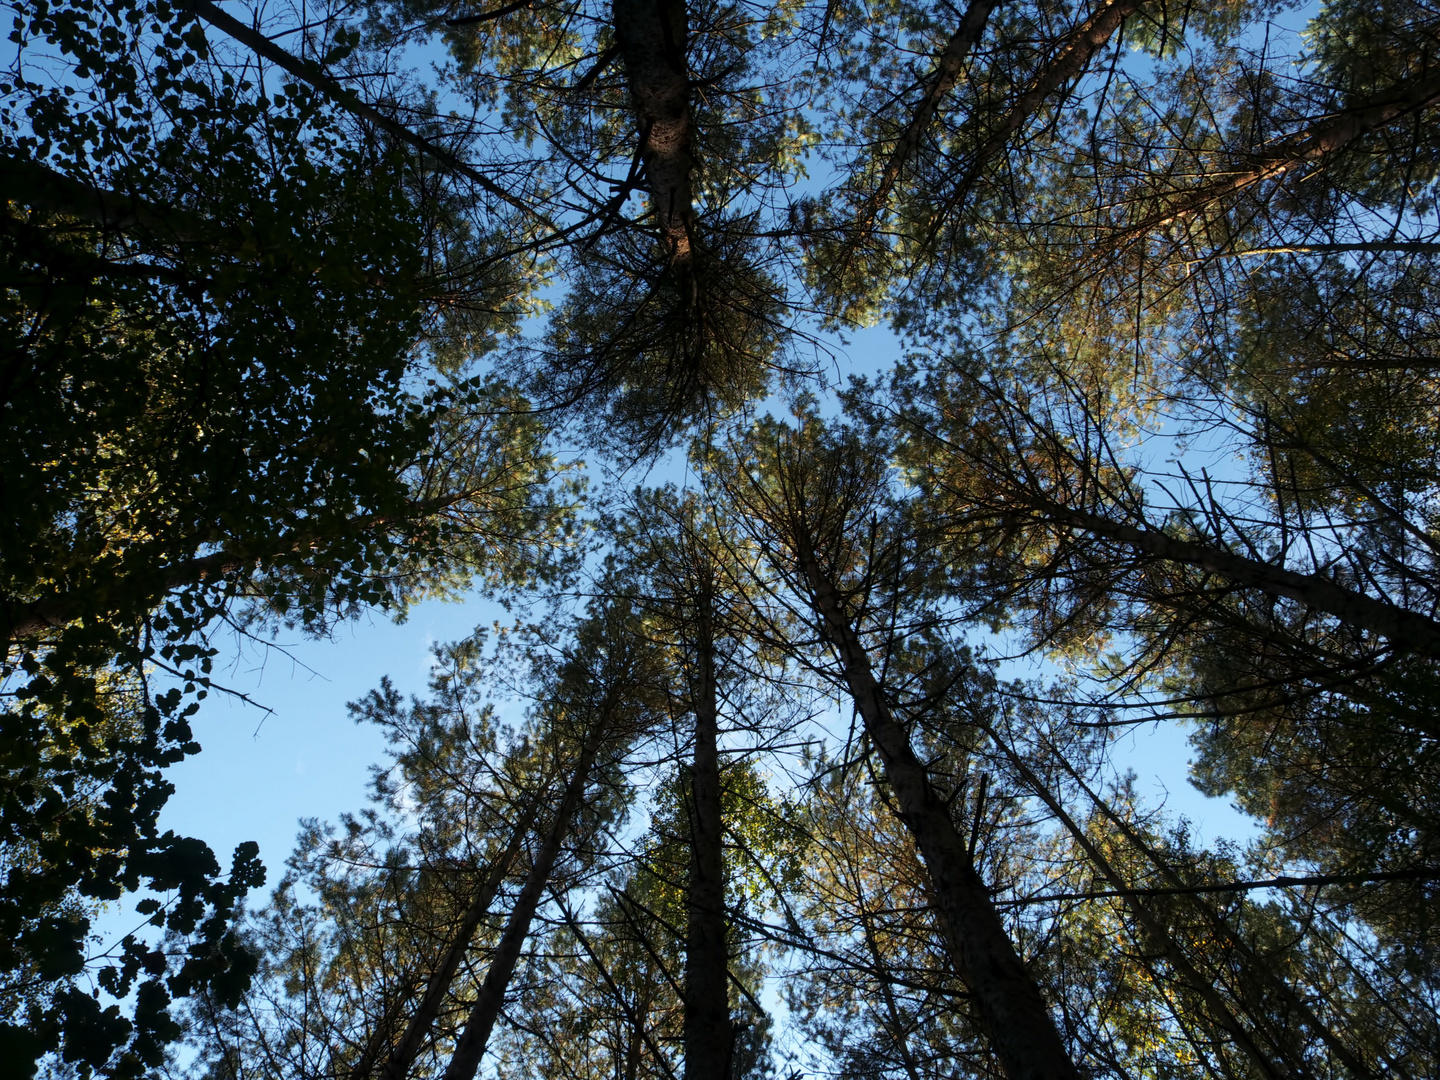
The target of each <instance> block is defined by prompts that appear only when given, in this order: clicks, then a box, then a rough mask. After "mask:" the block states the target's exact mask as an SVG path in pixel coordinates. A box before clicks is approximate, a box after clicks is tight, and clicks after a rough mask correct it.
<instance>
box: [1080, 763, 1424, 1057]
mask: <svg viewBox="0 0 1440 1080" xmlns="http://www.w3.org/2000/svg"><path fill="white" fill-rule="evenodd" d="M1066 770H1067V771H1068V772H1069V773H1070V775H1071V776H1072V777H1074V779H1075V782H1076V783H1077V784H1079V785H1080V789H1081V790H1082V791H1084V792H1085V794H1086V795H1087V796H1088V797H1089V799H1090V801H1091V802H1092V803H1093V804H1094V805H1095V807H1096V809H1098V810H1099V811H1100V812H1101V813H1102V814H1104V815H1105V817H1106V818H1107V819H1108V820H1109V821H1110V822H1111V823H1112V824H1113V825H1114V826H1115V827H1116V828H1117V829H1119V830H1120V831H1121V832H1122V833H1124V835H1125V838H1126V839H1127V840H1128V841H1130V843H1131V844H1132V845H1133V846H1134V847H1136V848H1138V849H1139V850H1140V851H1141V852H1142V853H1143V854H1144V855H1145V857H1146V858H1147V859H1148V860H1149V861H1150V864H1151V865H1152V866H1154V867H1155V868H1156V869H1157V870H1159V871H1160V876H1161V877H1163V878H1165V880H1166V881H1168V882H1169V883H1170V886H1171V887H1172V888H1174V889H1177V890H1178V889H1183V888H1184V887H1185V885H1186V883H1185V882H1184V881H1182V880H1181V879H1180V875H1179V874H1177V873H1176V872H1175V871H1174V869H1173V868H1172V867H1171V866H1170V865H1169V863H1167V862H1166V861H1165V860H1164V859H1163V858H1161V856H1160V853H1159V852H1157V851H1156V850H1155V849H1154V848H1152V847H1151V846H1150V845H1149V844H1147V843H1146V842H1145V841H1144V839H1143V838H1141V837H1140V836H1139V835H1138V834H1137V833H1136V832H1135V830H1134V829H1132V828H1131V827H1130V823H1129V822H1127V821H1126V820H1125V819H1124V818H1123V817H1121V816H1120V815H1119V814H1117V813H1116V812H1115V811H1114V810H1113V809H1111V807H1110V806H1109V805H1108V804H1107V803H1106V802H1105V801H1104V800H1103V799H1101V798H1100V796H1099V795H1097V794H1096V793H1095V792H1094V791H1092V790H1091V789H1090V786H1089V785H1088V784H1086V783H1085V781H1084V780H1082V779H1081V778H1080V776H1079V775H1078V774H1077V773H1076V772H1075V771H1074V770H1073V769H1071V768H1070V767H1069V766H1068V765H1067V766H1066ZM1198 907H1199V908H1200V912H1201V915H1202V916H1203V917H1204V919H1205V921H1206V922H1208V923H1209V924H1210V926H1211V928H1212V929H1213V930H1215V931H1216V933H1217V934H1222V935H1225V937H1226V938H1227V939H1228V943H1227V945H1226V948H1228V949H1230V950H1231V951H1232V952H1235V953H1237V954H1238V955H1239V956H1240V957H1241V958H1242V959H1243V960H1244V961H1245V964H1246V966H1247V967H1248V968H1249V969H1250V970H1251V971H1253V972H1254V973H1255V974H1256V975H1257V976H1258V977H1259V978H1260V979H1261V980H1262V981H1263V982H1264V983H1265V984H1266V985H1267V986H1268V987H1269V988H1270V990H1271V991H1272V992H1273V993H1274V994H1276V995H1277V996H1278V997H1281V998H1283V999H1284V1000H1285V1002H1286V1004H1288V1005H1289V1006H1290V1008H1292V1009H1294V1010H1295V1013H1296V1014H1297V1015H1298V1016H1299V1017H1300V1019H1301V1021H1302V1022H1303V1023H1304V1024H1305V1026H1306V1027H1308V1028H1310V1030H1311V1031H1313V1032H1314V1033H1315V1034H1316V1035H1317V1036H1318V1037H1319V1038H1320V1040H1321V1041H1322V1042H1323V1043H1324V1044H1325V1045H1326V1047H1327V1048H1329V1050H1330V1052H1331V1053H1332V1054H1334V1055H1335V1057H1336V1059H1337V1060H1338V1061H1339V1062H1340V1063H1341V1064H1342V1065H1344V1066H1345V1068H1346V1069H1347V1070H1349V1072H1350V1074H1351V1075H1352V1076H1355V1077H1357V1078H1358V1080H1373V1078H1374V1077H1375V1071H1374V1070H1373V1069H1371V1068H1369V1067H1368V1066H1366V1064H1365V1063H1364V1062H1363V1061H1361V1060H1360V1058H1359V1055H1357V1054H1356V1053H1355V1052H1354V1051H1353V1050H1351V1049H1350V1047H1349V1046H1347V1045H1346V1044H1345V1043H1344V1041H1342V1040H1341V1039H1340V1037H1339V1036H1338V1035H1336V1034H1335V1032H1334V1031H1332V1030H1331V1029H1330V1025H1328V1024H1326V1023H1325V1022H1324V1021H1322V1020H1321V1019H1320V1017H1319V1016H1317V1015H1316V1014H1315V1011H1314V1010H1313V1009H1311V1008H1310V1006H1309V1004H1308V1003H1307V1002H1306V1001H1305V1000H1304V999H1303V998H1301V997H1300V995H1299V994H1297V993H1296V992H1295V991H1294V989H1293V988H1292V987H1291V986H1290V984H1289V983H1288V982H1286V981H1285V980H1284V979H1282V978H1281V977H1280V976H1279V975H1277V974H1275V972H1274V971H1273V970H1272V969H1271V966H1270V965H1269V964H1267V963H1265V961H1264V960H1263V959H1261V958H1260V957H1258V956H1256V955H1255V954H1254V952H1252V951H1251V950H1250V947H1249V946H1248V945H1246V944H1245V943H1244V942H1243V941H1241V940H1240V938H1239V937H1238V935H1236V934H1235V933H1234V932H1233V930H1232V928H1231V927H1230V925H1229V924H1228V923H1226V921H1225V920H1224V919H1222V918H1221V917H1220V916H1219V915H1218V914H1216V912H1215V910H1214V909H1213V908H1212V907H1210V905H1209V904H1206V903H1205V902H1204V901H1200V902H1199V903H1198ZM1386 1064H1387V1066H1388V1068H1389V1069H1390V1070H1391V1071H1393V1072H1394V1073H1395V1075H1396V1076H1399V1077H1407V1076H1408V1073H1407V1072H1406V1070H1405V1069H1403V1068H1398V1067H1397V1066H1396V1064H1395V1062H1393V1061H1390V1060H1389V1059H1388V1057H1387V1060H1386Z"/></svg>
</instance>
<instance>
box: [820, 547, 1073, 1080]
mask: <svg viewBox="0 0 1440 1080" xmlns="http://www.w3.org/2000/svg"><path fill="white" fill-rule="evenodd" d="M797 533H799V535H797V536H796V537H795V539H796V540H797V541H798V543H797V545H796V548H797V550H796V552H795V554H796V555H797V556H798V558H799V563H800V572H801V573H802V574H803V575H804V577H805V581H806V583H807V584H808V585H809V588H810V590H811V593H812V596H813V603H814V607H815V611H816V613H817V614H818V615H819V616H820V618H821V623H822V627H823V631H824V633H825V635H826V637H827V638H828V639H829V640H830V642H831V644H832V645H833V646H834V647H835V649H836V651H837V653H838V654H839V658H840V663H841V667H842V669H843V672H844V676H845V681H846V684H847V685H848V686H849V688H850V694H851V696H852V697H853V698H854V701H855V708H856V710H857V711H858V712H859V714H860V717H861V719H862V720H863V721H864V725H865V733H866V734H867V735H868V736H869V737H870V741H871V743H872V744H873V745H874V747H875V749H876V751H877V752H878V753H879V755H880V760H881V762H882V764H883V765H884V769H885V779H886V781H887V782H888V783H889V784H890V788H891V790H892V791H893V792H894V795H895V801H896V802H897V803H898V805H899V813H900V818H901V820H902V821H903V822H904V824H905V827H906V828H907V829H908V830H909V832H910V835H911V836H912V837H913V838H914V840H915V844H916V846H917V847H918V848H919V849H920V854H921V857H922V858H923V859H924V861H925V868H926V870H927V872H928V874H929V876H930V881H931V884H932V885H933V887H934V896H935V903H936V908H937V914H938V915H939V921H940V926H941V929H942V931H943V933H944V934H945V938H946V941H947V943H948V945H949V947H950V952H951V955H952V958H953V960H954V963H955V968H956V974H957V975H959V976H960V978H961V980H962V981H963V982H964V983H965V985H966V986H967V987H968V988H969V989H970V992H971V994H972V995H973V1000H974V1003H975V1012H976V1019H977V1020H978V1021H979V1023H980V1026H981V1028H982V1029H983V1030H984V1032H985V1034H986V1035H987V1036H988V1037H989V1040H990V1043H991V1045H992V1046H993V1048H994V1050H995V1054H996V1056H997V1057H998V1058H999V1060H1000V1064H1001V1066H1002V1068H1003V1069H1004V1070H1005V1074H1006V1076H1008V1077H1009V1078H1010V1080H1079V1078H1080V1073H1079V1071H1078V1070H1077V1069H1076V1068H1075V1064H1074V1063H1073V1062H1072V1061H1071V1060H1070V1056H1069V1054H1068V1053H1067V1052H1066V1050H1065V1044H1064V1041H1063V1040H1062V1039H1061V1038H1060V1032H1059V1030H1058V1029H1057V1028H1056V1026H1055V1022H1054V1020H1053V1019H1052V1018H1051V1016H1050V1010H1049V1009H1048V1008H1047V1007H1046V1004H1045V999H1044V997H1043V996H1042V995H1041V993H1040V987H1039V986H1038V985H1037V984H1036V982H1035V980H1034V979H1033V978H1032V977H1031V976H1030V973H1029V972H1028V971H1026V970H1025V964H1024V962H1023V961H1022V960H1021V959H1020V955H1019V954H1018V953H1017V952H1016V951H1015V945H1014V943H1013V942H1011V940H1010V937H1009V935H1008V934H1007V933H1006V932H1005V927H1004V924H1003V923H1001V921H1000V916H999V914H998V913H997V912H996V910H995V905H994V904H993V903H992V902H991V900H990V893H989V891H988V890H987V889H986V888H985V883H984V882H983V881H982V880H981V879H980V875H979V874H977V873H976V872H975V867H974V864H973V863H972V861H971V857H970V851H969V849H968V847H967V846H966V843H965V840H964V838H963V837H961V835H960V832H959V830H957V829H956V827H955V823H954V821H953V820H951V817H950V813H949V811H948V809H947V808H946V805H945V803H944V802H943V801H942V800H941V799H940V797H939V796H938V795H937V794H936V792H935V789H934V787H933V786H932V785H931V783H930V778H929V776H928V775H927V774H926V772H925V767H924V766H923V765H922V764H921V763H920V761H919V759H918V758H917V757H916V756H915V751H914V749H913V748H912V747H911V745H910V737H909V735H908V734H907V733H906V731H905V729H904V728H903V727H902V726H901V725H900V723H899V722H898V721H897V720H896V719H895V717H894V714H893V713H892V712H891V711H890V705H889V703H888V702H887V701H886V700H885V694H884V691H883V690H882V689H881V686H880V684H879V682H878V681H877V680H876V678H875V673H874V670H873V668H872V666H871V664H870V657H869V654H867V653H866V651H865V647H864V645H863V644H862V643H861V641H860V638H859V635H858V634H857V633H856V632H855V628H854V627H853V626H851V625H850V622H849V620H848V619H847V618H846V616H845V613H844V611H843V609H842V607H841V604H840V598H839V596H838V595H837V593H836V590H835V587H834V585H833V584H832V583H831V582H830V580H829V579H828V578H827V577H826V576H825V573H824V571H823V570H822V569H821V566H820V562H819V560H818V559H817V558H816V555H815V551H814V548H813V545H812V543H811V541H810V538H809V536H808V535H807V534H805V533H804V532H802V531H800V530H797Z"/></svg>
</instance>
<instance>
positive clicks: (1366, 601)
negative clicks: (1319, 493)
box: [1022, 495, 1440, 657]
mask: <svg viewBox="0 0 1440 1080" xmlns="http://www.w3.org/2000/svg"><path fill="white" fill-rule="evenodd" d="M1022 497H1023V498H1025V499H1026V500H1027V501H1028V502H1030V503H1031V505H1032V506H1033V507H1034V508H1035V510H1036V511H1037V512H1038V513H1039V514H1041V515H1043V516H1044V518H1045V519H1046V520H1047V521H1048V522H1049V523H1050V524H1052V525H1059V526H1069V527H1072V528H1076V529H1081V530H1083V531H1085V532H1088V533H1090V534H1091V535H1093V536H1100V537H1104V538H1106V539H1109V540H1116V541H1119V542H1120V543H1122V544H1127V545H1129V546H1130V547H1132V548H1134V549H1136V550H1137V551H1143V552H1145V553H1146V554H1149V555H1154V556H1156V557H1157V558H1160V559H1164V560H1166V561H1168V562H1178V563H1185V564H1188V565H1190V566H1198V567H1200V568H1201V569H1202V570H1209V571H1210V572H1211V573H1214V574H1218V575H1220V576H1221V577H1224V578H1228V579H1229V580H1231V581H1233V582H1235V583H1236V584H1237V585H1243V586H1245V587H1247V588H1253V589H1259V590H1260V591H1261V592H1264V593H1269V594H1270V595H1271V596H1283V597H1285V598H1286V599H1289V600H1295V601H1297V602H1298V603H1301V604H1303V605H1305V606H1306V607H1308V608H1311V609H1313V610H1315V611H1322V612H1325V613H1326V614H1328V615H1334V616H1335V617H1336V618H1337V619H1339V620H1340V621H1341V622H1344V623H1349V624H1350V625H1351V626H1355V627H1359V628H1361V629H1364V630H1371V631H1374V632H1375V633H1377V634H1379V635H1380V636H1381V637H1383V638H1385V639H1386V640H1387V641H1389V642H1390V644H1391V645H1393V646H1395V647H1396V648H1398V649H1404V650H1406V651H1408V652H1416V653H1421V654H1423V655H1426V656H1432V657H1440V623H1437V622H1436V621H1435V620H1434V619H1431V618H1428V617H1427V616H1424V615H1421V614H1418V613H1417V612H1414V611H1411V610H1409V609H1408V608H1402V607H1398V606H1397V605H1395V604H1391V603H1389V602H1387V601H1385V600H1376V599H1375V598H1374V597H1371V596H1366V595H1365V594H1364V593H1359V592H1355V591H1353V590H1351V589H1347V588H1345V587H1344V586H1343V585H1337V584H1336V583H1335V582H1333V581H1331V580H1330V579H1329V578H1325V577H1320V576H1319V575H1317V574H1297V573H1295V572H1294V571H1293V570H1286V569H1285V568H1284V567H1283V566H1276V565H1274V564H1273V563H1268V562H1263V561H1261V560H1259V559H1251V558H1247V557H1246V556H1243V555H1235V554H1233V553H1231V552H1229V551H1224V550H1222V549H1220V548H1216V547H1211V546H1210V545H1208V544H1200V543H1196V542H1195V541H1193V540H1180V539H1177V538H1176V537H1173V536H1170V535H1168V534H1167V533H1165V532H1163V531H1161V530H1159V529H1152V528H1143V529H1142V528H1137V527H1136V526H1134V525H1126V524H1124V523H1123V522H1118V521H1112V520H1110V519H1109V518H1107V517H1104V516H1103V515H1101V514H1093V513H1090V512H1088V511H1085V510H1076V509H1073V508H1071V507H1068V506H1063V505H1061V504H1059V503H1056V502H1052V501H1050V500H1049V499H1037V498H1035V497H1033V495H1024V496H1022Z"/></svg>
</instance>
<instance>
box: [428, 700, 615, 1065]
mask: <svg viewBox="0 0 1440 1080" xmlns="http://www.w3.org/2000/svg"><path fill="white" fill-rule="evenodd" d="M605 734H606V724H605V723H604V721H603V719H602V720H601V721H600V722H597V723H596V725H595V727H594V728H593V729H592V730H591V731H590V733H589V734H588V735H587V736H586V737H585V742H584V745H583V746H582V747H581V748H580V758H579V760H578V761H577V762H576V763H575V772H574V774H573V775H572V776H571V778H570V783H569V784H568V785H567V786H566V788H565V795H564V796H563V797H562V798H561V800H560V806H559V807H558V808H557V809H556V811H555V817H554V819H553V820H552V821H551V822H550V829H549V831H548V832H547V833H546V834H545V840H544V842H543V843H542V844H541V846H540V850H539V851H538V852H537V853H536V855H535V859H534V861H533V862H532V863H531V864H530V873H529V875H528V876H527V877H526V879H525V885H524V887H523V888H522V889H521V890H520V895H519V896H518V897H516V899H515V906H514V907H513V908H512V909H511V911H510V917H509V919H507V920H506V922H505V930H504V932H503V933H502V934H501V935H500V943H499V944H498V945H497V946H496V947H495V955H494V956H493V957H492V958H491V960H490V970H489V971H487V972H486V973H485V981H484V982H483V983H482V984H481V986H480V995H479V997H477V998H476V999H475V1004H474V1005H473V1006H471V1008H470V1014H469V1016H468V1017H467V1018H466V1020H465V1028H464V1030H463V1031H461V1033H460V1038H459V1039H458V1040H457V1041H456V1043H455V1053H454V1054H453V1055H452V1056H451V1058H450V1064H449V1065H447V1066H446V1068H445V1080H474V1077H475V1074H476V1073H477V1072H478V1071H479V1069H480V1059H481V1058H482V1057H484V1055H485V1047H486V1045H487V1044H488V1043H489V1042H490V1032H491V1031H492V1030H494V1027H495V1021H496V1020H497V1019H498V1018H499V1016H500V1009H501V1007H502V1006H503V1005H504V1003H505V990H506V988H507V987H508V986H509V985H510V977H511V976H512V975H514V973H515V965H516V964H517V963H518V962H519V960H520V950H521V949H522V948H523V947H524V945H525V939H526V937H528V936H529V934H530V923H531V922H532V921H533V920H534V918H535V911H536V909H537V908H538V907H539V904H540V894H541V893H543V892H544V891H545V887H546V885H547V884H549V881H550V872H551V871H552V870H553V869H554V867H555V859H556V857H557V856H558V855H559V854H560V845H561V844H562V843H563V842H564V839H565V834H566V833H567V832H568V831H569V829H570V821H571V819H572V818H573V817H574V816H575V811H576V810H577V809H578V808H579V806H580V800H581V798H582V796H583V795H584V794H585V785H586V784H587V783H588V781H589V779H590V768H591V766H592V765H593V764H594V763H595V755H596V754H598V753H599V751H600V745H601V743H602V742H603V741H604V738H605Z"/></svg>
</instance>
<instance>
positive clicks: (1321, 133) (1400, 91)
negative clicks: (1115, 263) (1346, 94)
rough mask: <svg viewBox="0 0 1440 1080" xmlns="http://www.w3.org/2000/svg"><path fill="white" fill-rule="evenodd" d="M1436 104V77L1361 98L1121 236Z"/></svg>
mask: <svg viewBox="0 0 1440 1080" xmlns="http://www.w3.org/2000/svg"><path fill="white" fill-rule="evenodd" d="M1437 102H1440V77H1437V76H1432V77H1430V78H1428V79H1423V80H1418V81H1412V82H1409V83H1405V84H1402V85H1399V86H1395V87H1392V88H1391V89H1390V90H1389V91H1388V92H1387V93H1385V94H1381V95H1378V96H1376V97H1373V98H1371V99H1370V100H1368V101H1364V102H1359V103H1357V104H1355V105H1353V106H1352V107H1350V108H1348V109H1346V110H1344V111H1343V112H1341V113H1340V114H1339V115H1338V116H1331V117H1327V118H1326V119H1325V120H1322V121H1321V122H1320V123H1318V124H1313V125H1311V126H1310V127H1308V128H1306V129H1305V130H1303V131H1300V132H1297V133H1296V134H1295V135H1292V136H1291V137H1290V138H1288V139H1285V140H1283V141H1281V142H1279V143H1275V144H1272V145H1271V146H1270V147H1267V148H1266V149H1264V150H1261V151H1259V152H1258V153H1256V154H1254V155H1253V156H1252V157H1251V158H1250V159H1249V160H1248V161H1240V162H1237V163H1236V165H1235V167H1234V168H1233V169H1232V170H1231V171H1230V172H1229V173H1222V174H1221V177H1220V179H1217V180H1216V181H1214V182H1213V183H1210V184H1205V185H1202V186H1200V187H1197V188H1195V189H1194V190H1192V191H1188V192H1181V193H1179V194H1178V195H1177V197H1176V198H1175V199H1174V200H1173V201H1172V202H1171V205H1170V206H1169V208H1167V209H1165V210H1163V211H1161V212H1160V213H1158V214H1155V215H1153V216H1152V217H1149V218H1147V219H1145V220H1144V221H1141V222H1139V223H1138V224H1136V225H1134V226H1132V227H1131V228H1129V229H1126V230H1124V233H1123V235H1124V237H1125V239H1127V240H1135V239H1139V238H1141V237H1143V236H1146V235H1148V234H1150V233H1154V232H1156V231H1157V230H1159V229H1163V228H1164V227H1165V226H1167V225H1170V224H1172V223H1174V222H1176V221H1179V220H1181V219H1182V218H1185V217H1189V216H1190V215H1191V214H1195V213H1197V212H1199V211H1200V210H1203V209H1204V208H1205V207H1207V206H1209V205H1211V204H1213V203H1214V202H1216V201H1217V200H1218V199H1222V198H1225V197H1226V196H1227V195H1233V194H1235V193H1237V192H1240V191H1244V190H1245V189H1246V188H1250V187H1254V186H1255V185H1256V184H1259V183H1263V182H1264V181H1266V180H1275V179H1279V178H1280V177H1282V176H1284V175H1285V174H1286V173H1289V172H1293V171H1294V170H1296V169H1298V168H1301V167H1302V166H1304V165H1307V164H1309V163H1310V162H1312V161H1320V160H1321V159H1323V158H1326V157H1329V156H1330V155H1331V154H1334V153H1336V152H1337V151H1339V150H1342V149H1344V148H1345V147H1346V146H1348V145H1350V143H1352V142H1354V141H1355V140H1356V139H1358V138H1360V137H1361V136H1362V135H1367V134H1369V133H1370V132H1372V131H1376V130H1378V129H1380V128H1382V127H1385V126H1387V125H1389V124H1392V123H1394V122H1395V121H1396V120H1399V119H1401V118H1402V117H1405V116H1408V115H1410V114H1411V113H1413V112H1416V111H1418V110H1420V109H1424V108H1427V107H1429V106H1431V105H1434V104H1436V103H1437Z"/></svg>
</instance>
